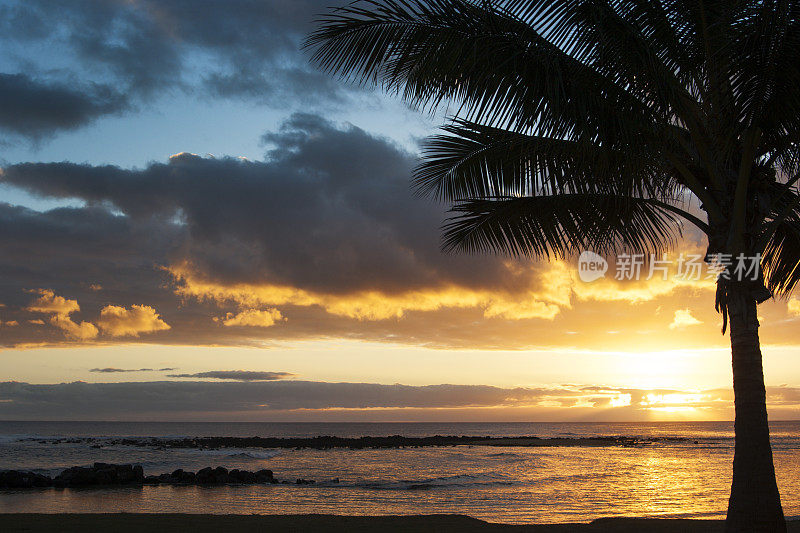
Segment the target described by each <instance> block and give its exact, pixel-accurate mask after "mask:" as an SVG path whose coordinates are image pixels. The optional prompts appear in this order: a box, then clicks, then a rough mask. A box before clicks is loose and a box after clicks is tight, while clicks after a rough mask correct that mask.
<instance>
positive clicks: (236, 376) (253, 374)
mask: <svg viewBox="0 0 800 533" xmlns="http://www.w3.org/2000/svg"><path fill="white" fill-rule="evenodd" d="M293 375H294V374H290V373H289V372H259V371H253V370H211V371H208V372H197V373H194V374H169V375H168V376H167V377H170V378H209V379H233V380H236V381H275V380H278V379H286V378H288V377H291V376H293Z"/></svg>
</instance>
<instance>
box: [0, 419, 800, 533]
mask: <svg viewBox="0 0 800 533" xmlns="http://www.w3.org/2000/svg"><path fill="white" fill-rule="evenodd" d="M771 430H772V443H773V453H774V457H775V467H776V473H777V478H778V485H779V488H780V491H781V495H782V500H783V508H784V512H785V514H786V516H787V518H800V476H798V473H800V422H773V423H772V424H771ZM319 435H333V436H340V437H360V436H365V435H369V436H388V435H403V436H409V437H411V436H431V435H480V436H495V437H500V436H528V435H534V436H538V437H543V438H544V437H595V436H626V437H634V438H654V437H659V438H664V437H670V438H674V439H673V440H669V439H667V440H659V441H656V442H653V443H651V444H647V445H645V446H641V447H536V448H523V447H494V446H451V447H424V448H399V449H355V450H354V449H330V450H314V449H299V450H295V449H264V448H259V449H248V448H225V449H216V450H203V449H195V448H185V449H175V448H165V447H161V446H152V445H151V446H138V445H136V446H135V445H122V444H120V443H119V442H116V441H118V440H119V438H120V437H148V438H154V439H165V438H174V437H213V436H230V437H250V436H260V437H314V436H319ZM677 439H680V440H677ZM732 461H733V424H732V423H730V422H692V423H690V422H678V423H671V422H670V423H667V422H664V423H450V424H443V423H176V422H158V423H150V422H131V423H126V422H0V470H4V469H15V470H32V471H35V472H38V473H43V474H48V475H54V474H56V473H58V472H60V471H61V470H62V469H64V468H67V467H70V466H88V465H91V464H92V463H94V462H106V463H132V464H140V465H142V467H143V468H144V471H145V474H161V473H164V472H171V471H172V470H175V469H177V468H183V469H184V470H191V471H197V470H199V469H201V468H203V467H206V466H212V467H216V466H224V467H226V468H229V469H230V468H240V469H247V470H259V469H262V468H269V469H271V470H273V471H274V473H275V477H276V478H278V479H285V480H290V481H294V480H295V479H297V478H303V479H313V480H315V481H316V483H315V484H314V485H295V484H278V485H248V486H233V485H231V486H215V487H203V486H164V485H159V486H143V487H135V488H134V487H114V488H101V489H67V488H62V489H58V488H45V489H26V490H0V512H4V513H9V512H39V513H64V512H74V513H99V512H104V513H107V512H127V513H174V512H179V513H223V514H227V513H235V514H253V513H256V514H287V513H288V514H295V513H333V514H347V515H350V514H352V515H371V514H431V513H459V514H465V515H469V516H473V517H476V518H480V519H483V520H487V521H491V522H505V523H524V522H535V523H554V522H586V521H588V520H592V519H595V518H599V517H604V516H639V517H673V518H723V517H724V516H725V510H726V507H727V501H728V491H729V486H730V476H731V465H732ZM335 478H338V479H339V482H338V483H336V482H334V481H333V480H334V479H335Z"/></svg>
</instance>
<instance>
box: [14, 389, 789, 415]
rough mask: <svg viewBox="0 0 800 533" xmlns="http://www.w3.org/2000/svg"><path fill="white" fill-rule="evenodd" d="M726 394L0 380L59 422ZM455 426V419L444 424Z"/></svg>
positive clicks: (717, 410)
mask: <svg viewBox="0 0 800 533" xmlns="http://www.w3.org/2000/svg"><path fill="white" fill-rule="evenodd" d="M732 396H733V394H732V391H731V390H730V389H728V388H726V389H708V390H678V389H633V388H619V387H612V386H602V385H585V386H580V385H562V386H553V387H538V388H532V387H516V388H503V387H492V386H488V385H446V384H442V385H425V386H411V385H401V384H394V385H384V384H376V383H328V382H314V381H280V380H278V381H234V382H198V381H194V382H168V381H155V382H123V383H85V382H74V383H60V384H41V385H34V384H28V383H20V382H5V383H0V417H2V418H4V419H7V420H13V419H26V418H27V419H31V418H35V419H38V420H47V419H50V420H53V419H55V420H58V419H73V420H74V419H83V420H104V419H106V420H108V419H123V418H124V419H126V420H131V419H135V420H142V419H144V420H148V419H149V420H186V419H192V418H194V419H205V420H213V419H219V420H262V421H263V420H265V419H266V420H269V419H271V418H272V417H281V416H285V417H287V418H290V419H293V420H297V419H298V418H303V417H306V418H308V417H311V418H312V419H317V420H330V419H331V418H333V419H341V417H343V416H350V415H348V413H354V414H356V415H357V416H359V417H361V418H360V419H361V420H365V419H366V420H370V419H373V420H374V419H376V418H379V417H381V416H382V415H381V413H382V412H385V413H387V414H388V415H389V416H390V417H392V418H390V419H395V420H397V419H398V417H400V419H402V417H403V416H404V415H403V413H404V412H407V413H408V412H410V413H414V416H418V415H419V414H420V413H422V415H423V416H430V414H428V415H425V413H426V412H427V413H431V412H433V413H437V412H438V413H442V416H445V417H448V416H450V417H452V416H453V413H459V414H462V415H465V416H467V417H469V416H470V413H471V416H473V417H474V416H476V414H479V413H480V412H481V410H484V409H491V410H492V411H491V412H492V416H493V417H496V416H497V415H503V416H509V417H513V416H515V415H514V413H515V412H517V413H519V414H517V415H516V416H517V417H519V416H523V417H526V418H523V419H525V420H531V419H532V418H530V417H534V418H533V419H536V417H543V418H547V419H555V420H564V419H572V420H575V419H578V420H586V419H595V420H596V419H603V420H647V419H650V418H652V416H653V414H655V413H659V414H669V413H674V414H675V415H676V416H680V415H681V414H684V415H686V414H688V415H690V416H692V417H693V419H698V418H701V419H712V420H726V419H730V418H731V416H732V414H733V409H732V407H733V397H732ZM767 398H768V405H769V408H770V413H771V414H777V415H778V416H777V418H782V419H793V418H794V419H796V417H797V415H798V413H800V389H798V388H797V387H785V386H781V387H768V389H767ZM446 419H448V420H451V419H452V418H446Z"/></svg>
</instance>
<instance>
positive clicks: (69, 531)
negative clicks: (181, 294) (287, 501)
mask: <svg viewBox="0 0 800 533" xmlns="http://www.w3.org/2000/svg"><path fill="white" fill-rule="evenodd" d="M0 524H2V525H3V531H4V532H8V533H18V532H19V533H21V532H23V531H28V532H30V531H60V532H64V533H73V532H74V533H83V532H85V531H114V532H115V533H128V532H139V531H176V532H178V531H181V532H182V531H187V530H191V531H193V533H218V532H219V531H225V532H250V531H281V532H292V533H293V532H297V533H300V532H302V533H309V532H310V533H316V532H326V531H346V532H348V533H367V532H376V533H394V532H397V533H400V532H404V533H414V532H429V531H436V532H437V533H451V532H452V533H456V532H459V533H471V532H473V531H474V532H507V533H527V532H532V533H642V532H648V533H716V532H720V533H722V531H723V530H724V523H723V522H722V521H721V520H688V519H667V518H663V519H648V518H600V519H598V520H594V521H592V522H589V523H571V524H522V525H517V524H496V523H489V522H484V521H482V520H478V519H476V518H471V517H468V516H464V515H409V516H337V515H200V514H127V513H126V514H14V513H9V514H2V515H0ZM788 531H789V532H790V533H798V532H800V521H792V522H789V523H788Z"/></svg>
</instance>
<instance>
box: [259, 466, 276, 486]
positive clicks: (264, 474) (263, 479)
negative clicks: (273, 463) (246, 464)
mask: <svg viewBox="0 0 800 533" xmlns="http://www.w3.org/2000/svg"><path fill="white" fill-rule="evenodd" d="M255 475H256V481H257V482H258V483H277V481H276V480H275V478H274V477H273V475H272V470H267V469H264V470H259V471H258V472H256V474H255Z"/></svg>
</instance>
